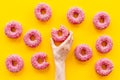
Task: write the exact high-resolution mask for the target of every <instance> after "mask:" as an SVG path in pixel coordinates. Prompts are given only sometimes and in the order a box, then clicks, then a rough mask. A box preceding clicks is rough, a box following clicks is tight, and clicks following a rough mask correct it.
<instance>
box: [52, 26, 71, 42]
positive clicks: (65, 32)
mask: <svg viewBox="0 0 120 80" xmlns="http://www.w3.org/2000/svg"><path fill="white" fill-rule="evenodd" d="M59 32H61V34H62V35H59ZM51 35H52V39H53V40H54V41H56V42H63V41H64V40H66V39H67V37H68V36H69V31H68V30H67V29H66V28H65V27H64V26H63V25H61V26H60V29H59V30H56V29H53V30H52V33H51Z"/></svg>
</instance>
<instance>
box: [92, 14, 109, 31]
mask: <svg viewBox="0 0 120 80" xmlns="http://www.w3.org/2000/svg"><path fill="white" fill-rule="evenodd" d="M93 24H94V26H95V27H96V28H97V29H99V30H103V29H105V28H107V27H108V26H109V24H110V17H109V15H108V14H107V13H106V12H99V13H97V14H96V15H95V16H94V18H93Z"/></svg>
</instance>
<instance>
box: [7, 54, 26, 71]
mask: <svg viewBox="0 0 120 80" xmlns="http://www.w3.org/2000/svg"><path fill="white" fill-rule="evenodd" d="M23 66H24V62H23V60H22V58H21V57H20V56H18V55H15V54H14V55H10V56H9V57H7V59H6V67H7V69H8V70H9V71H10V72H19V71H20V70H21V69H22V68H23Z"/></svg>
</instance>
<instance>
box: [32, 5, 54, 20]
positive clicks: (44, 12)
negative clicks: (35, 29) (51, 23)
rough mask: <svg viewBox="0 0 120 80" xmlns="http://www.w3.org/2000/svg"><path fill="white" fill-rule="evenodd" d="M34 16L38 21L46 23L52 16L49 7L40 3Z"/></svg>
mask: <svg viewBox="0 0 120 80" xmlns="http://www.w3.org/2000/svg"><path fill="white" fill-rule="evenodd" d="M34 13H35V16H36V18H37V19H38V20H40V21H48V20H49V19H50V18H51V16H52V11H51V8H50V7H49V5H47V4H45V3H40V4H38V5H37V6H36V8H35V12H34Z"/></svg>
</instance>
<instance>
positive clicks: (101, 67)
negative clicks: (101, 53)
mask: <svg viewBox="0 0 120 80" xmlns="http://www.w3.org/2000/svg"><path fill="white" fill-rule="evenodd" d="M95 70H96V72H97V73H98V74H99V75H101V76H107V75H108V74H110V73H111V72H112V70H113V64H112V62H111V61H110V60H109V59H107V58H103V59H100V60H99V61H97V63H96V65H95Z"/></svg>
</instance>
